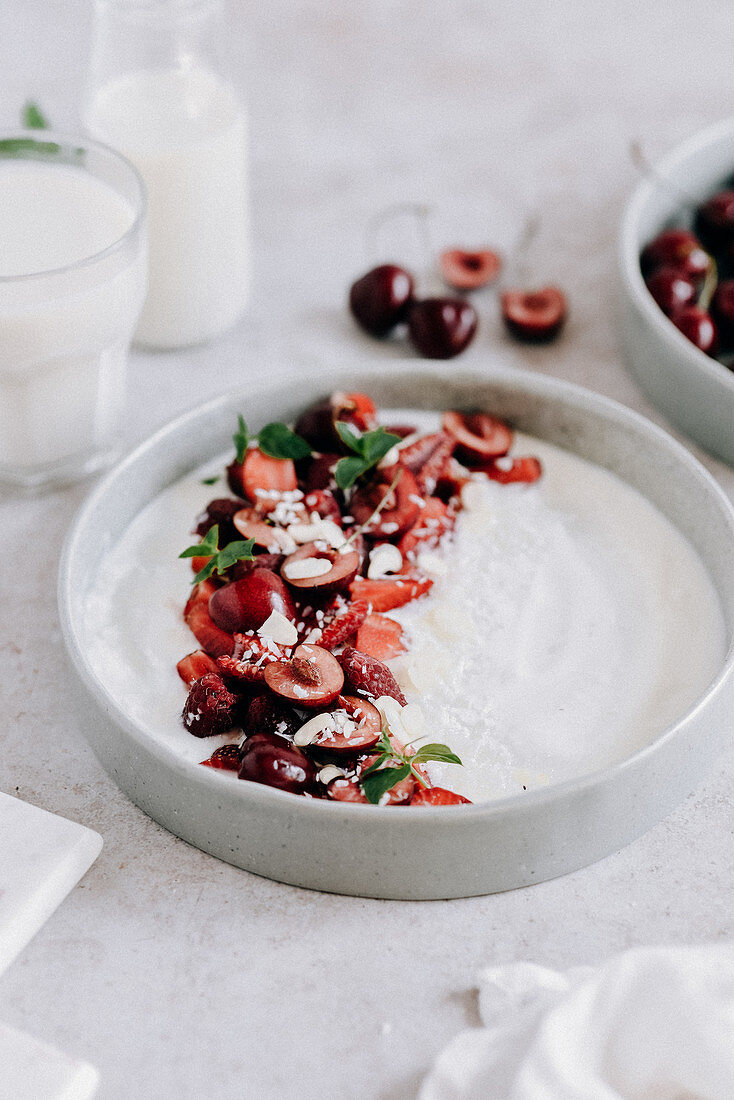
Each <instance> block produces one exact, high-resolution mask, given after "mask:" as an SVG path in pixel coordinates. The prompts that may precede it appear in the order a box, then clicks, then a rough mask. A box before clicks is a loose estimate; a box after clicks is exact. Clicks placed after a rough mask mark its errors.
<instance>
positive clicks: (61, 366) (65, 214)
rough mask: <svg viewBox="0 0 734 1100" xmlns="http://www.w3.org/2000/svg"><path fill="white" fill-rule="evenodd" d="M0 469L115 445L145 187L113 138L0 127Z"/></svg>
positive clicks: (63, 472) (26, 469) (17, 473)
mask: <svg viewBox="0 0 734 1100" xmlns="http://www.w3.org/2000/svg"><path fill="white" fill-rule="evenodd" d="M0 241H2V249H0V480H2V481H5V482H6V483H8V482H9V483H12V484H15V485H19V486H24V487H28V488H42V487H45V486H47V485H50V484H61V483H64V482H68V481H73V480H76V479H78V478H80V477H84V476H86V475H87V474H89V473H91V472H92V471H94V470H96V469H99V468H100V467H101V466H103V465H104V464H106V463H107V462H108V461H109V460H110V458H111V457H113V456H114V454H115V452H116V450H117V449H118V446H119V442H120V438H121V434H122V433H121V429H122V425H123V411H124V402H125V376H126V364H127V353H128V348H129V346H130V341H131V338H132V334H133V331H134V329H135V325H136V323H137V320H138V316H139V314H140V310H141V307H142V304H143V299H144V297H145V285H146V236H145V188H144V186H143V183H142V180H141V179H140V176H139V174H138V173H137V171H136V170H135V169H134V168H133V166H132V165H131V164H129V163H128V162H127V161H125V160H124V159H123V158H122V157H121V156H119V155H118V154H117V153H116V152H114V151H113V150H112V149H107V148H106V147H104V146H102V145H99V144H97V143H96V142H92V141H87V140H85V139H83V138H76V137H63V136H60V135H57V134H53V133H51V132H50V131H39V130H34V131H27V132H18V133H13V134H6V135H5V136H3V135H0Z"/></svg>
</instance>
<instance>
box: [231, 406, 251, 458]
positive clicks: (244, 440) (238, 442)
mask: <svg viewBox="0 0 734 1100" xmlns="http://www.w3.org/2000/svg"><path fill="white" fill-rule="evenodd" d="M237 425H238V426H237V431H236V432H235V434H234V435H233V436H232V441H233V443H234V445H235V447H236V448H237V461H238V462H239V463H240V465H242V463H243V462H244V461H245V451H246V450H247V444H248V443H249V442H250V434H249V432H248V431H247V424H245V418H244V417H243V415H242V413H240V414H239V416H238V417H237Z"/></svg>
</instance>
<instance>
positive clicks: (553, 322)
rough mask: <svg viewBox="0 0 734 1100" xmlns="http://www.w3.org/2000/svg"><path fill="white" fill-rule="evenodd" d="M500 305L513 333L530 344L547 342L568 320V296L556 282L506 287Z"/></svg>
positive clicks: (503, 318)
mask: <svg viewBox="0 0 734 1100" xmlns="http://www.w3.org/2000/svg"><path fill="white" fill-rule="evenodd" d="M500 307H501V310H502V320H503V321H504V322H505V325H506V326H507V329H508V331H509V332H510V334H511V335H512V336H514V337H515V339H517V340H522V341H523V342H524V343H528V344H543V343H547V342H549V341H550V340H553V339H555V337H556V336H557V335H558V333H559V332H560V331H561V329H562V328H563V324H564V321H565V320H566V298H565V295H564V293H563V291H562V290H559V289H558V287H556V286H544V287H541V288H540V289H539V290H506V291H505V292H504V293H503V294H502V297H501V299H500Z"/></svg>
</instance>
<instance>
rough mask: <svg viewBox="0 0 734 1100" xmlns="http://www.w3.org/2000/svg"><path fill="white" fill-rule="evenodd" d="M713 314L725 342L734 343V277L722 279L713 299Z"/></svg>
mask: <svg viewBox="0 0 734 1100" xmlns="http://www.w3.org/2000/svg"><path fill="white" fill-rule="evenodd" d="M711 316H712V317H713V319H714V324H715V325H716V326H717V328H718V330H719V335H720V337H721V339H722V341H723V343H725V344H729V345H731V344H734V279H722V281H721V282H720V283H719V285H718V286H717V288H716V293H715V294H714V296H713V299H712V301H711Z"/></svg>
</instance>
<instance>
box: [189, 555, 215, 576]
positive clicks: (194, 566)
mask: <svg viewBox="0 0 734 1100" xmlns="http://www.w3.org/2000/svg"><path fill="white" fill-rule="evenodd" d="M211 560H212V559H211V558H207V557H201V558H192V559H191V572H192V573H199V572H201V570H202V569H203V568H204V566H205V565H207V564H208V563H209V562H210V561H211Z"/></svg>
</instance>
